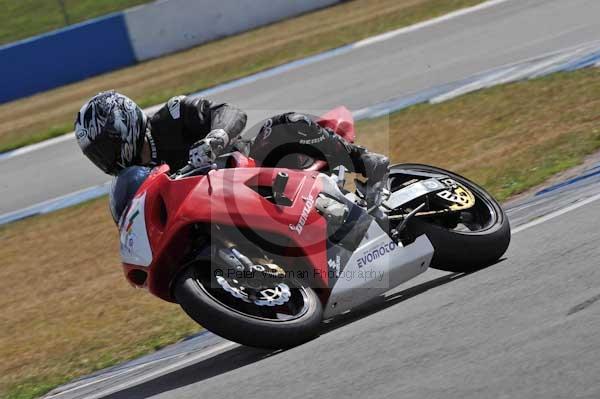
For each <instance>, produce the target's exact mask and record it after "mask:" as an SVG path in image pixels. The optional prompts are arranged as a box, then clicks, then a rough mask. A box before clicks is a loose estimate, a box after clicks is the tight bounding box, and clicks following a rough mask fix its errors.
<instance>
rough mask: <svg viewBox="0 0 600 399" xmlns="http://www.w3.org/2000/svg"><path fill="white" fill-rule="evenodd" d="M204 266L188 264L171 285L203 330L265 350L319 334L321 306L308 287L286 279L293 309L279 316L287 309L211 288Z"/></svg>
mask: <svg viewBox="0 0 600 399" xmlns="http://www.w3.org/2000/svg"><path fill="white" fill-rule="evenodd" d="M207 269H210V266H208V265H206V266H205V267H203V268H199V267H188V268H187V269H186V270H185V271H184V272H183V273H182V274H181V275H180V276H179V278H178V279H177V281H176V282H175V287H174V295H175V298H176V299H177V301H178V303H179V305H180V306H181V307H182V309H183V310H184V311H185V312H186V313H187V314H188V316H190V317H191V318H192V319H193V320H194V321H196V322H197V323H199V324H200V325H202V326H203V327H205V328H206V329H207V330H209V331H211V332H213V333H215V334H217V335H220V336H221V337H223V338H226V339H229V340H231V341H235V342H238V343H240V344H242V345H246V346H253V347H259V348H268V349H280V348H288V347H292V346H297V345H300V344H302V343H304V342H306V341H309V340H311V339H313V338H316V337H317V336H318V335H319V331H320V325H321V321H322V319H323V307H322V304H321V302H320V300H319V298H318V296H317V294H316V293H315V291H314V290H312V289H311V288H308V287H303V286H302V285H301V284H300V283H299V282H298V281H290V280H288V281H287V283H288V284H289V285H290V291H291V297H290V299H289V300H288V302H289V306H288V308H290V309H295V310H294V311H290V312H289V313H291V315H290V314H287V315H286V317H281V315H280V314H279V313H277V312H278V310H277V309H279V311H282V312H287V310H285V309H283V308H281V307H280V308H276V307H268V306H258V305H255V304H253V303H246V302H243V301H242V300H241V299H239V298H234V297H232V296H231V295H230V294H229V293H228V292H225V290H224V289H222V288H220V287H218V286H217V287H215V285H214V282H215V279H214V278H211V277H209V276H207ZM208 274H210V271H209V272H208ZM211 282H212V283H211ZM292 302H293V303H292ZM260 308H262V309H260ZM293 313H296V314H293Z"/></svg>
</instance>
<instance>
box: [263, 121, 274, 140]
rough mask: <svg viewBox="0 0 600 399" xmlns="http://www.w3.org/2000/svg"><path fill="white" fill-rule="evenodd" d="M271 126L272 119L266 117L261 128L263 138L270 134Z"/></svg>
mask: <svg viewBox="0 0 600 399" xmlns="http://www.w3.org/2000/svg"><path fill="white" fill-rule="evenodd" d="M271 126H273V119H267V120H266V121H265V123H264V125H263V127H262V128H261V131H262V134H263V137H262V138H263V140H264V139H266V138H267V137H269V136H270V135H271V132H272V131H273V129H272V128H271Z"/></svg>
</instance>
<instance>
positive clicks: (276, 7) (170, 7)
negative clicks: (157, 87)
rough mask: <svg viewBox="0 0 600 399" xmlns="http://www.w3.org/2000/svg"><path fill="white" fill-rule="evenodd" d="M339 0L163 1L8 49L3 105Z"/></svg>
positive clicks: (3, 50) (1, 74) (1, 62)
mask: <svg viewBox="0 0 600 399" xmlns="http://www.w3.org/2000/svg"><path fill="white" fill-rule="evenodd" d="M339 1H340V0H219V1H217V0H162V1H161V0H159V1H155V2H152V3H148V4H146V5H142V6H139V7H135V8H132V9H129V10H126V11H124V12H121V13H116V14H111V15H108V16H106V17H103V18H97V19H93V20H90V21H88V22H84V23H81V24H77V25H73V26H70V27H68V28H64V29H60V30H57V31H53V32H50V33H47V34H44V35H40V36H36V37H32V38H30V39H26V40H22V41H19V42H16V43H13V44H9V45H5V46H0V104H1V103H4V102H8V101H12V100H15V99H18V98H21V97H25V96H28V95H31V94H35V93H38V92H41V91H44V90H49V89H52V88H55V87H59V86H63V85H65V84H68V83H72V82H76V81H79V80H82V79H85V78H89V77H91V76H95V75H99V74H101V73H104V72H108V71H112V70H115V69H118V68H122V67H125V66H129V65H133V64H135V63H136V62H137V61H143V60H146V59H149V58H153V57H158V56H161V55H163V54H168V53H172V52H174V51H178V50H182V49H186V48H189V47H192V46H195V45H198V44H200V43H204V42H207V41H210V40H214V39H216V38H219V37H223V36H227V35H231V34H234V33H238V32H243V31H246V30H248V29H252V28H255V27H257V26H261V25H265V24H268V23H271V22H275V21H278V20H281V19H284V18H287V17H291V16H294V15H298V14H301V13H304V12H307V11H310V10H314V9H317V8H321V7H325V6H328V5H331V4H334V3H337V2H339ZM284 34H285V32H282V35H284Z"/></svg>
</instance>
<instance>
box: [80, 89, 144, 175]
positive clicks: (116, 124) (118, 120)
mask: <svg viewBox="0 0 600 399" xmlns="http://www.w3.org/2000/svg"><path fill="white" fill-rule="evenodd" d="M146 123H147V118H146V115H145V114H144V112H143V111H142V110H141V108H140V107H138V105H137V104H136V103H134V102H133V101H132V100H131V99H130V98H129V97H126V96H124V95H122V94H119V93H117V92H115V91H113V90H111V91H105V92H102V93H99V94H97V95H96V96H94V97H92V98H91V99H90V100H89V101H88V102H87V103H85V104H83V107H81V110H79V113H78V114H77V119H76V120H75V136H76V137H77V142H78V143H79V146H80V147H81V150H82V151H83V153H84V154H85V156H87V157H88V158H89V159H90V160H91V161H92V162H93V163H94V164H95V165H96V166H98V167H99V168H100V169H102V170H103V171H104V172H106V173H108V174H111V175H116V174H117V173H118V172H119V171H120V170H122V169H124V168H126V167H128V166H131V165H136V164H139V163H140V160H141V154H142V147H143V144H144V136H145V133H146Z"/></svg>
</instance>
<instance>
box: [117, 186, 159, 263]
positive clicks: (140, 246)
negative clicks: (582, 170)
mask: <svg viewBox="0 0 600 399" xmlns="http://www.w3.org/2000/svg"><path fill="white" fill-rule="evenodd" d="M145 202H146V193H144V194H142V195H141V196H139V197H136V198H134V199H133V200H132V201H131V206H130V207H129V209H128V211H127V213H126V214H125V217H123V218H122V219H121V224H120V225H119V232H120V241H121V260H122V261H123V263H129V264H131V265H138V266H149V265H150V263H152V250H151V249H150V241H149V240H148V233H147V232H146V220H145V213H144V204H145Z"/></svg>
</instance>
